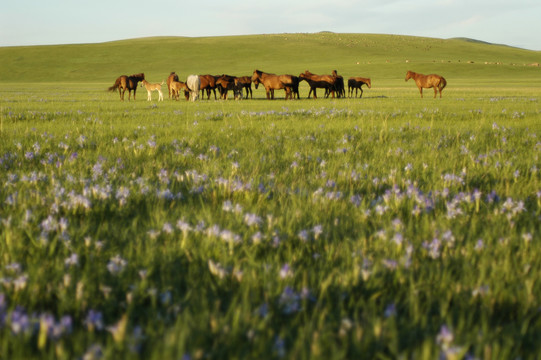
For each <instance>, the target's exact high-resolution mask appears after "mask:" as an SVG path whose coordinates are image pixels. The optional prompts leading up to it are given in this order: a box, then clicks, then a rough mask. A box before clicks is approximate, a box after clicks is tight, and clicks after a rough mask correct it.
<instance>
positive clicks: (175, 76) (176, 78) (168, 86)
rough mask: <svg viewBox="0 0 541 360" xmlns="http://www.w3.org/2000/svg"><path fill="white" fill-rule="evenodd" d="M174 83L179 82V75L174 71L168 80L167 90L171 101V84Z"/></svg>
mask: <svg viewBox="0 0 541 360" xmlns="http://www.w3.org/2000/svg"><path fill="white" fill-rule="evenodd" d="M173 81H179V78H178V75H177V74H175V72H174V71H172V72H171V74H169V77H168V78H167V90H169V99H171V83H172V82H173Z"/></svg>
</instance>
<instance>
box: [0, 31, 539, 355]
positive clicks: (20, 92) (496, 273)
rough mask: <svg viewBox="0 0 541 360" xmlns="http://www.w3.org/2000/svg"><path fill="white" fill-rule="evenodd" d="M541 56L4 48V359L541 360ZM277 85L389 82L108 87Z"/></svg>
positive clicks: (254, 39)
mask: <svg viewBox="0 0 541 360" xmlns="http://www.w3.org/2000/svg"><path fill="white" fill-rule="evenodd" d="M270 49H272V50H270ZM125 52H129V53H131V54H133V57H132V58H131V59H128V58H124V57H123V56H122V55H121V54H122V53H125ZM149 54H150V55H149ZM322 54H323V55H322ZM540 58H541V53H540V52H533V51H526V50H520V49H515V48H510V47H506V46H498V45H490V44H483V43H478V42H473V41H467V40H459V39H455V40H440V39H426V38H414V37H404V36H385V35H362V34H359V35H354V34H332V33H319V34H283V35H260V36H243V37H222V38H153V39H137V40H126V41H119V42H112V43H104V44H88V45H69V46H45V47H20V48H19V47H13V48H0V64H1V65H0V66H1V68H0V139H1V141H0V180H1V182H2V187H1V188H0V204H1V205H0V359H29V358H39V359H100V358H102V359H111V358H127V359H257V358H262V359H279V358H284V359H291V358H299V359H427V360H428V359H536V358H538V354H539V353H540V352H541V345H540V343H539V333H540V332H541V315H540V312H539V309H540V302H539V299H540V298H541V287H540V280H541V258H540V257H539V250H538V249H539V246H540V245H541V236H540V231H541V226H540V224H541V222H540V220H541V186H540V181H541V175H540V173H539V167H540V164H541V162H540V155H541V140H540V136H541V122H540V120H541V107H540V101H541V95H540V94H541V82H540V80H541V74H540V71H541V70H540V68H539V67H534V66H530V64H532V63H537V62H539V59H540ZM406 61H407V62H406ZM485 62H486V64H485ZM255 68H258V69H262V70H264V71H269V72H275V73H292V74H298V73H300V72H303V71H304V70H306V69H309V70H310V71H312V72H315V73H330V71H331V70H333V69H336V70H338V73H339V74H342V75H343V76H344V77H345V78H347V77H349V76H367V77H371V79H372V85H373V86H372V89H365V92H364V97H363V98H362V99H349V98H346V99H324V98H321V99H317V100H314V99H306V96H307V90H308V89H307V88H306V85H304V86H303V87H302V89H301V97H302V99H301V100H295V101H285V100H284V99H283V96H284V94H283V92H277V97H278V98H279V99H277V100H274V101H267V100H266V99H264V97H265V94H264V91H263V90H262V89H261V88H260V89H258V90H255V92H254V99H253V100H241V101H234V100H228V101H214V100H211V101H207V100H203V101H198V102H196V103H191V102H186V101H171V100H167V99H166V101H164V102H156V99H157V95H156V94H154V97H153V98H154V101H152V102H147V101H146V91H144V89H139V90H138V92H137V101H131V102H128V101H125V102H120V101H119V96H118V93H109V92H107V91H106V89H107V87H109V86H111V85H112V84H113V82H114V80H115V79H116V77H117V76H119V75H121V74H132V73H137V72H144V73H145V74H146V77H147V79H148V80H149V81H152V82H158V81H161V80H163V79H164V78H165V77H166V76H167V75H168V74H169V72H170V71H176V72H177V73H179V74H181V78H183V77H184V78H185V76H186V75H187V74H190V73H200V74H202V73H211V74H215V73H216V74H218V73H228V74H231V75H250V74H251V72H252V71H253V70H254V69H255ZM408 69H411V70H414V71H418V72H424V73H432V72H435V73H440V74H441V75H443V76H445V77H446V79H447V81H448V87H447V88H446V89H445V90H444V92H443V99H439V98H438V99H433V98H432V91H431V90H430V91H426V90H425V91H426V93H425V94H426V96H425V98H424V99H421V98H420V97H419V94H418V91H417V89H416V87H415V85H414V83H413V82H412V81H410V82H407V83H406V82H404V76H405V73H406V71H407V70H408ZM166 97H167V95H166Z"/></svg>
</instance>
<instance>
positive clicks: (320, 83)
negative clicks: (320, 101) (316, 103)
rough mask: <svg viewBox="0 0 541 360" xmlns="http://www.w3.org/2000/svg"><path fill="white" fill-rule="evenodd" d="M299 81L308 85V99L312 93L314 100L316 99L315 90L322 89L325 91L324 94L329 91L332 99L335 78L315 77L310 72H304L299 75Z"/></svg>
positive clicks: (326, 76)
mask: <svg viewBox="0 0 541 360" xmlns="http://www.w3.org/2000/svg"><path fill="white" fill-rule="evenodd" d="M299 79H300V80H301V81H302V80H304V81H306V82H307V83H308V85H310V91H309V92H308V97H310V95H311V94H312V92H313V93H314V99H317V93H316V89H317V88H323V89H325V92H327V91H330V92H331V93H332V97H333V99H334V92H335V90H336V87H335V82H336V77H333V76H331V75H315V74H312V73H311V72H310V71H308V70H306V71H305V72H303V73H301V74H300V75H299Z"/></svg>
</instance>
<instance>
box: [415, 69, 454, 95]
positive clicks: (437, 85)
mask: <svg viewBox="0 0 541 360" xmlns="http://www.w3.org/2000/svg"><path fill="white" fill-rule="evenodd" d="M409 79H413V80H415V84H417V88H419V92H420V93H421V98H422V97H423V88H425V89H428V88H434V99H435V98H436V95H437V94H438V90H439V92H440V99H441V92H442V91H443V89H444V88H445V86H447V80H445V78H444V77H443V76H440V75H436V74H430V75H423V74H417V73H415V72H413V71H408V72H407V73H406V81H408V80H409Z"/></svg>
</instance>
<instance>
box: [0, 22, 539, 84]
mask: <svg viewBox="0 0 541 360" xmlns="http://www.w3.org/2000/svg"><path fill="white" fill-rule="evenodd" d="M127 54H129V55H127ZM471 62H473V63H471ZM539 62H541V52H539V51H529V50H522V49H517V48H512V47H507V46H502V45H491V44H485V43H479V42H473V41H470V40H467V39H450V40H442V39H434V38H421V37H411V36H396V35H368V34H335V33H317V34H280V35H249V36H231V37H200V38H185V37H158V38H141V39H132V40H123V41H114V42H107V43H100V44H82V45H54V46H32V47H4V48H0V64H2V67H1V71H0V82H31V81H38V82H83V81H91V82H109V81H110V80H111V79H112V78H113V79H114V78H116V77H117V76H118V75H120V74H132V73H137V72H141V71H143V72H145V74H146V75H147V78H149V79H151V80H153V79H155V81H158V80H159V79H160V78H163V77H165V76H166V75H167V74H168V73H169V72H170V71H176V72H177V73H180V74H184V75H186V74H189V73H199V74H201V73H229V74H233V75H245V74H248V73H251V72H252V71H253V69H255V68H259V69H262V70H264V71H267V72H276V73H293V74H296V73H300V72H302V71H304V70H306V69H310V70H311V71H313V72H325V73H329V72H330V71H331V70H332V69H337V70H338V71H339V73H342V74H343V75H344V76H353V75H355V76H360V75H362V76H370V77H373V78H378V79H380V80H384V81H385V80H389V81H391V80H392V81H395V80H397V79H402V78H403V73H404V72H405V71H406V70H408V69H410V68H414V69H416V70H417V71H419V72H443V73H445V75H446V76H447V77H450V78H457V79H464V80H467V79H471V78H474V79H478V78H483V79H490V78H493V77H497V78H501V77H502V76H503V79H502V80H504V81H507V80H510V79H516V80H517V81H520V82H525V83H528V82H531V79H536V78H537V79H539V78H540V77H541V75H540V71H539V68H538V67H531V66H525V65H528V64H531V63H539ZM485 63H488V64H485Z"/></svg>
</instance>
